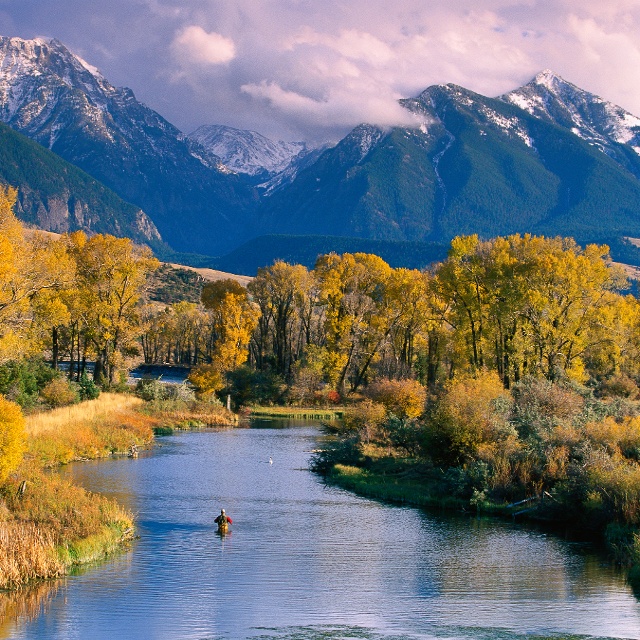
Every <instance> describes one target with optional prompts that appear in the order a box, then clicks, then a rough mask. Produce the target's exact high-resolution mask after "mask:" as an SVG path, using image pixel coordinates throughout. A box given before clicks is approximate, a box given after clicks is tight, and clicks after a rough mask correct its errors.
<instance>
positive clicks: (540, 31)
mask: <svg viewBox="0 0 640 640" xmlns="http://www.w3.org/2000/svg"><path fill="white" fill-rule="evenodd" d="M0 25H1V28H0V35H5V36H18V37H22V38H34V37H45V38H57V39H58V40H60V41H61V42H63V43H64V44H65V45H66V46H67V47H68V48H70V49H71V50H72V51H73V52H74V53H76V54H78V55H80V56H81V57H82V58H84V59H85V60H86V61H87V62H89V63H90V64H92V65H94V66H96V67H98V69H100V71H101V72H102V74H103V75H104V76H105V78H106V79H107V80H109V81H110V82H111V83H112V84H113V85H115V86H126V87H129V88H130V89H132V90H133V91H134V93H135V94H136V97H137V98H138V99H139V100H141V101H142V102H144V103H145V104H147V105H148V106H149V107H151V108H152V109H155V110H156V111H158V112H159V113H160V114H161V115H162V116H164V117H165V118H166V119H167V120H169V121H170V122H171V123H173V124H174V125H176V126H177V127H178V128H179V129H181V130H182V131H184V132H185V133H190V132H191V131H193V130H194V129H195V128H197V127H198V126H200V125H203V124H224V125H228V126H232V127H237V128H240V129H252V130H254V131H258V132H260V133H263V134H265V135H267V136H269V137H272V138H275V139H283V140H291V141H292V140H305V141H308V142H315V143H320V142H327V141H336V140H338V139H339V138H340V137H342V136H343V135H344V134H345V133H347V132H348V131H349V130H350V129H351V128H352V127H354V126H356V125H358V124H360V123H361V122H369V123H372V124H377V125H381V126H393V125H402V124H409V121H408V120H407V118H408V116H407V114H406V112H405V111H404V110H403V109H402V108H401V107H400V106H399V105H398V102H397V101H398V99H400V98H403V97H412V96H415V95H417V94H418V93H420V92H421V91H422V90H424V89H425V88H427V87H428V86H431V85H433V84H443V83H449V82H452V83H455V84H459V85H462V86H463V87H466V88H467V89H471V90H472V91H476V92H478V93H481V94H483V95H486V96H496V95H500V94H502V93H504V92H507V91H510V90H511V89H515V88H516V87H519V86H521V85H523V84H525V83H526V82H528V81H529V80H530V79H531V78H532V77H533V76H534V75H535V74H536V73H537V72H539V71H541V70H543V69H551V70H553V71H554V72H556V73H557V74H559V75H560V76H562V77H563V78H564V79H565V80H568V81H570V82H573V83H574V84H577V85H578V86H579V87H581V88H583V89H586V90H588V91H591V92H593V93H596V94H598V95H600V96H602V97H603V98H605V99H607V100H610V101H611V102H614V103H616V104H618V105H620V106H622V107H624V108H625V109H627V110H629V111H631V112H632V113H634V114H636V115H640V82H638V72H639V70H640V2H638V0H106V1H105V0H55V2H53V1H52V0H0Z"/></svg>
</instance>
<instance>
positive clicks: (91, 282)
mask: <svg viewBox="0 0 640 640" xmlns="http://www.w3.org/2000/svg"><path fill="white" fill-rule="evenodd" d="M69 248H70V252H71V254H72V255H73V257H74V258H75V262H76V269H77V291H78V305H77V313H78V314H79V316H80V317H81V318H82V320H83V323H84V332H85V334H86V338H87V339H88V340H90V341H91V343H92V344H93V346H94V349H95V353H96V364H95V369H94V379H95V380H96V382H99V383H109V384H111V383H113V382H114V376H115V372H116V370H117V368H118V367H119V366H121V365H122V364H123V360H124V355H125V352H126V351H127V350H128V349H130V348H133V347H134V346H135V344H136V339H137V337H138V333H139V328H140V318H139V314H138V308H137V303H138V300H139V299H140V295H141V292H142V289H143V286H144V284H145V281H146V278H147V274H148V273H149V272H150V271H152V270H154V269H156V268H157V267H158V265H159V262H158V260H156V258H154V257H153V254H152V253H151V250H150V249H149V248H148V247H141V246H138V245H135V244H134V243H133V242H132V241H131V240H129V239H128V238H116V237H114V236H111V235H96V236H93V237H91V238H87V236H86V235H85V234H84V233H83V232H77V233H74V234H71V236H69Z"/></svg>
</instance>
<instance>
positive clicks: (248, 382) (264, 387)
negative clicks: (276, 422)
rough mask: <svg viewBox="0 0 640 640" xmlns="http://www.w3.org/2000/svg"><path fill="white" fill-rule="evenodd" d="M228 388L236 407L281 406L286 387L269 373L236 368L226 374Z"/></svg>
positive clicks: (276, 376)
mask: <svg viewBox="0 0 640 640" xmlns="http://www.w3.org/2000/svg"><path fill="white" fill-rule="evenodd" d="M227 379H228V381H229V387H228V389H226V390H225V391H227V392H228V393H230V394H231V396H232V398H233V399H234V402H235V404H236V406H239V407H242V406H245V405H248V404H281V403H282V402H283V400H284V394H285V392H286V390H287V386H286V385H285V384H284V381H283V380H282V378H281V377H280V376H279V375H276V374H275V373H272V372H270V371H253V370H252V369H251V368H250V367H248V366H242V367H238V368H237V369H235V370H234V371H230V372H229V373H228V374H227Z"/></svg>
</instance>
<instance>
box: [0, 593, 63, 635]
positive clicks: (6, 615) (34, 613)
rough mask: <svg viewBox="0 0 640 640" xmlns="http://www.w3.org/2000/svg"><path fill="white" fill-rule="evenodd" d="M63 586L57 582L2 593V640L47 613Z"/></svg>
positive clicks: (0, 594) (0, 596)
mask: <svg viewBox="0 0 640 640" xmlns="http://www.w3.org/2000/svg"><path fill="white" fill-rule="evenodd" d="M61 584H62V583H61V582H60V580H55V581H52V582H42V583H40V584H37V585H35V586H31V587H23V588H21V589H17V590H16V591H9V592H7V591H0V639H2V638H8V637H9V636H10V635H11V634H12V633H13V632H15V630H16V627H20V626H21V625H23V624H25V623H26V622H31V621H33V620H35V619H36V618H37V617H38V616H39V615H40V614H41V613H42V612H46V611H47V609H48V607H49V605H50V603H51V601H52V600H53V598H54V597H55V596H56V594H57V593H58V589H59V588H60V585H61Z"/></svg>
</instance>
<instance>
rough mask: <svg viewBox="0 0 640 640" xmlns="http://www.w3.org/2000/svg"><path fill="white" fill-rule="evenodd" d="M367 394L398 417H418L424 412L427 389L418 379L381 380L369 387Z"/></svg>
mask: <svg viewBox="0 0 640 640" xmlns="http://www.w3.org/2000/svg"><path fill="white" fill-rule="evenodd" d="M367 395H368V396H369V397H370V398H371V399H372V400H374V401H375V402H380V403H381V404H383V405H384V406H385V407H386V409H387V411H389V412H390V413H393V414H394V415H396V416H398V418H417V417H418V416H420V415H422V413H423V412H424V405H425V402H426V399H427V391H426V389H425V388H424V387H423V386H422V385H421V384H420V383H419V382H418V381H417V380H406V379H405V380H380V381H379V382H374V383H373V384H372V385H370V386H369V388H368V389H367Z"/></svg>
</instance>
